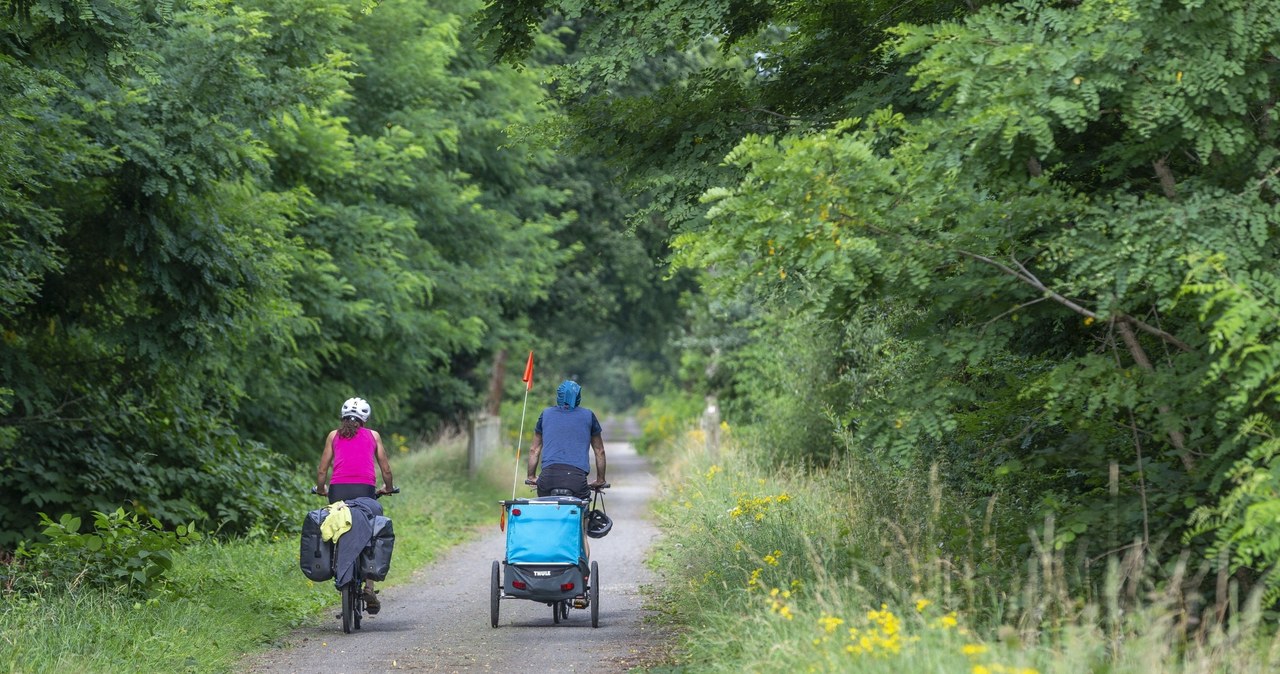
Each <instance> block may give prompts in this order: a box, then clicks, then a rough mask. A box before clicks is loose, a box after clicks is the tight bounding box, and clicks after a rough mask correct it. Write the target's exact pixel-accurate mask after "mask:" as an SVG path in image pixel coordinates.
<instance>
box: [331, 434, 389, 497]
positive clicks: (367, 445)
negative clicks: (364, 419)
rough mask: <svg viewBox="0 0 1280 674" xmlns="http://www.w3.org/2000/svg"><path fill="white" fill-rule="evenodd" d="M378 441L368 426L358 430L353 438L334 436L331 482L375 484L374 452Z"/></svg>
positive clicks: (376, 449)
mask: <svg viewBox="0 0 1280 674" xmlns="http://www.w3.org/2000/svg"><path fill="white" fill-rule="evenodd" d="M377 451H378V443H377V442H376V441H374V439H373V432H372V431H370V430H369V429H367V428H361V429H360V430H358V431H356V435H355V437H353V438H344V437H342V436H341V435H334V436H333V477H332V478H330V480H329V482H330V483H331V484H373V485H376V484H377V483H376V482H375V481H374V476H373V464H374V454H375V453H376V452H377Z"/></svg>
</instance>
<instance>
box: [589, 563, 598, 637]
mask: <svg viewBox="0 0 1280 674" xmlns="http://www.w3.org/2000/svg"><path fill="white" fill-rule="evenodd" d="M590 597H591V599H590V601H591V626H592V627H599V626H600V568H599V567H598V566H596V563H595V562H591V594H590Z"/></svg>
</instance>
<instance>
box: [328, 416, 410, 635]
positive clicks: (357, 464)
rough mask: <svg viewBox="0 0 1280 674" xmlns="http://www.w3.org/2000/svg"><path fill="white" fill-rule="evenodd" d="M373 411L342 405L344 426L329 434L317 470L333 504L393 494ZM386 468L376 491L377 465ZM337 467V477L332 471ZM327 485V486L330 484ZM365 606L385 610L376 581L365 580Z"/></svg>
mask: <svg viewBox="0 0 1280 674" xmlns="http://www.w3.org/2000/svg"><path fill="white" fill-rule="evenodd" d="M371 412H372V410H371V409H370V407H369V403H368V402H366V401H365V400H364V398H349V399H347V401H346V402H344V403H342V411H341V414H340V417H341V419H342V424H341V425H340V426H339V427H338V428H336V429H334V430H332V431H329V437H327V438H325V441H324V452H322V453H321V454H320V466H319V467H318V468H317V469H316V493H317V494H319V495H321V496H328V497H329V502H330V503H333V502H335V501H345V500H347V499H353V498H360V497H362V496H363V497H367V498H373V497H374V496H375V495H379V494H386V493H389V492H390V491H391V489H392V481H391V463H390V462H389V461H387V452H386V450H385V449H384V448H383V446H382V436H381V435H378V432H377V431H375V430H372V429H369V428H365V427H364V424H365V422H367V421H368V420H369V414H370V413H371ZM375 461H376V462H377V464H378V467H379V468H381V469H382V489H380V490H376V491H375V487H376V486H377V480H376V478H375V476H374V471H373V468H374V465H373V464H374V462H375ZM330 466H332V467H333V477H332V478H330V477H329V468H330ZM326 483H327V484H326ZM364 601H365V606H366V607H367V608H368V609H369V613H370V614H374V613H377V612H378V610H379V609H380V608H381V604H380V603H379V602H378V596H377V594H375V593H374V591H373V581H365V597H364Z"/></svg>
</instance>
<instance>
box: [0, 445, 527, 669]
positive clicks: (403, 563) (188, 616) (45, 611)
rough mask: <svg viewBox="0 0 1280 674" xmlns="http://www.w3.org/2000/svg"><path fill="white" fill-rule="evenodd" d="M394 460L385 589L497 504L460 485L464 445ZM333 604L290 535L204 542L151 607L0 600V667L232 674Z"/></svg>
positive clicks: (101, 594)
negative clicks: (391, 549) (301, 563)
mask: <svg viewBox="0 0 1280 674" xmlns="http://www.w3.org/2000/svg"><path fill="white" fill-rule="evenodd" d="M392 464H393V468H394V470H395V474H396V483H397V484H398V485H399V486H400V487H401V489H402V493H401V494H399V495H396V496H393V497H389V498H384V499H383V500H382V503H383V505H384V509H385V511H386V513H387V515H388V516H390V517H391V518H392V519H393V521H394V523H395V531H396V546H395V555H394V557H393V561H392V567H391V575H390V576H389V577H388V578H387V580H386V581H385V583H384V585H385V584H390V585H394V584H395V583H397V582H398V581H401V580H403V579H407V578H408V577H409V575H410V572H411V571H412V570H414V569H415V568H417V567H419V566H421V565H423V564H424V563H426V562H428V561H430V560H431V559H433V558H434V557H435V556H436V555H437V554H439V552H440V551H442V550H444V549H447V548H448V547H449V546H450V545H452V544H454V543H456V542H458V541H461V540H463V539H465V538H467V537H469V536H470V535H471V533H472V532H473V531H474V529H475V527H474V525H476V524H478V523H481V522H489V521H496V517H497V510H496V508H495V507H492V506H491V504H493V503H494V502H495V501H497V500H499V499H500V498H502V494H501V489H500V488H499V487H498V486H497V485H499V484H500V480H498V479H496V478H486V479H480V480H475V481H471V480H468V479H467V477H466V465H465V441H464V440H451V441H447V442H443V443H440V444H437V445H434V446H432V447H430V448H426V449H423V450H421V451H417V452H410V453H405V454H401V455H399V456H394V457H392ZM489 472H495V473H496V471H489ZM508 479H509V477H508ZM310 505H311V507H320V506H321V505H323V501H322V500H321V499H319V498H317V499H316V500H315V502H314V503H312V504H310ZM299 524H300V522H299ZM337 599H338V594H337V592H335V591H334V588H333V584H332V583H330V582H322V583H313V582H311V581H308V580H307V579H306V578H305V577H304V576H303V575H302V572H301V571H299V570H298V532H297V531H296V530H287V531H277V532H274V533H270V534H263V535H261V536H259V537H257V538H255V539H248V540H236V541H230V542H219V541H216V540H212V539H210V540H208V541H206V542H205V543H202V544H199V545H197V546H194V547H193V548H191V549H189V550H187V551H185V552H184V553H183V554H182V555H181V557H180V558H179V559H178V562H177V564H176V565H175V567H174V569H173V571H172V576H171V581H170V582H169V583H168V589H167V591H166V592H164V593H163V594H161V595H159V596H156V597H153V598H151V599H149V600H136V599H131V598H129V597H126V596H124V595H123V594H120V593H115V592H110V591H100V590H99V591H90V590H85V589H81V590H77V591H75V592H66V591H62V590H51V591H46V592H42V593H39V594H34V595H32V594H25V595H19V594H8V595H3V596H0V671H9V672H64V671H74V672H91V673H92V672H104V673H105V672H226V671H233V670H234V669H235V666H236V663H237V661H238V660H239V659H240V658H241V656H242V655H243V654H244V653H246V652H251V651H254V650H259V649H263V648H267V647H270V646H271V645H272V644H273V643H274V642H276V641H278V640H279V639H280V638H281V637H282V636H283V635H284V634H286V633H287V632H288V631H289V630H290V629H291V628H294V627H297V626H300V625H304V624H316V623H320V622H324V621H331V622H332V611H331V610H325V609H326V608H328V607H331V606H332V605H333V604H334V603H335V602H336V600H337ZM335 629H337V626H336V624H335Z"/></svg>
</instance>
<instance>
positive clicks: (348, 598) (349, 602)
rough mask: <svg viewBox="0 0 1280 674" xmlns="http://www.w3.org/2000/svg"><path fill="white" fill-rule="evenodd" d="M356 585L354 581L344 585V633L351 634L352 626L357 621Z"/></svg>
mask: <svg viewBox="0 0 1280 674" xmlns="http://www.w3.org/2000/svg"><path fill="white" fill-rule="evenodd" d="M354 587H355V582H354V581H352V582H350V583H347V584H346V585H343V586H342V631H343V633H344V634H351V627H352V625H353V624H354V623H355V614H356V601H355V600H356V597H355V592H354V591H353V590H352V588H354Z"/></svg>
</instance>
